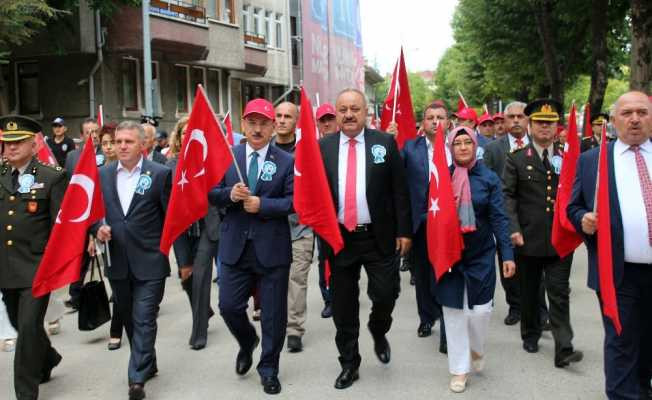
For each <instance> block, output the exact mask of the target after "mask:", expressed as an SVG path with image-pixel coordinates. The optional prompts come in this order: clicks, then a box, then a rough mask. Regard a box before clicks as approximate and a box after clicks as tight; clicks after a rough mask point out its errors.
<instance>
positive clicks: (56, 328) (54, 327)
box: [48, 320, 61, 336]
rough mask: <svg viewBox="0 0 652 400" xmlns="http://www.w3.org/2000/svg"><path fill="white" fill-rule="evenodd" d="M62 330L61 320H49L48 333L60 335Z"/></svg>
mask: <svg viewBox="0 0 652 400" xmlns="http://www.w3.org/2000/svg"><path fill="white" fill-rule="evenodd" d="M59 332H61V324H60V323H59V320H56V321H52V322H48V334H49V335H50V336H54V335H58V334H59Z"/></svg>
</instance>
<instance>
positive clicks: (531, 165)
mask: <svg viewBox="0 0 652 400" xmlns="http://www.w3.org/2000/svg"><path fill="white" fill-rule="evenodd" d="M553 147H554V154H553V155H552V156H551V157H550V159H553V158H554V160H553V162H551V164H552V165H553V168H552V169H551V171H547V170H546V168H545V167H544V165H543V161H542V160H541V158H540V157H539V154H538V153H537V151H536V149H535V148H534V146H533V145H532V143H530V144H528V145H527V146H526V147H525V148H523V149H521V150H516V151H515V152H512V153H509V154H508V155H507V158H506V160H505V169H504V171H503V192H504V194H505V208H506V209H507V214H508V216H509V219H510V232H511V233H512V234H513V233H521V234H522V235H523V240H524V242H525V244H524V245H523V246H520V247H515V252H516V254H520V255H524V256H531V257H554V256H556V255H557V252H556V251H555V249H554V248H553V247H552V240H551V238H552V220H553V213H554V209H555V198H556V196H557V185H558V183H559V172H560V171H561V156H562V153H561V152H560V151H559V147H558V146H557V145H556V144H555V145H554V146H553ZM556 157H559V158H556Z"/></svg>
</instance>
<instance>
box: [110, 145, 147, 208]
mask: <svg viewBox="0 0 652 400" xmlns="http://www.w3.org/2000/svg"><path fill="white" fill-rule="evenodd" d="M142 168H143V157H142V156H141V157H140V160H139V161H138V164H136V166H135V167H134V169H133V170H131V172H130V171H129V170H128V169H127V168H125V167H124V166H123V165H122V162H120V161H118V175H117V182H116V188H117V189H118V198H119V199H120V206H121V207H122V212H123V214H125V215H127V211H128V210H129V206H130V205H131V200H132V199H133V198H134V193H135V192H136V185H137V184H138V179H139V178H140V172H141V171H142Z"/></svg>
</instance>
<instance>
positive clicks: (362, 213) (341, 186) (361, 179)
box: [337, 129, 371, 225]
mask: <svg viewBox="0 0 652 400" xmlns="http://www.w3.org/2000/svg"><path fill="white" fill-rule="evenodd" d="M353 140H355V141H356V145H355V161H356V171H355V194H356V199H355V203H356V207H357V210H358V222H357V224H358V225H361V224H370V223H371V216H370V215H369V205H368V204H367V174H366V165H367V164H366V163H367V160H366V154H365V153H366V152H365V143H364V129H363V130H362V132H360V133H358V135H357V136H355V137H354V138H353ZM348 157H349V137H348V136H346V135H345V134H343V133H342V132H340V151H339V159H338V171H337V182H338V183H337V188H338V199H339V207H338V210H337V220H338V221H340V223H342V224H343V223H344V198H345V195H346V166H347V163H348Z"/></svg>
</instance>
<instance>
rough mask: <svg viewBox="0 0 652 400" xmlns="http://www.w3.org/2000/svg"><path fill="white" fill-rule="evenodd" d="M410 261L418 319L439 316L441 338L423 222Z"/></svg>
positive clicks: (433, 320)
mask: <svg viewBox="0 0 652 400" xmlns="http://www.w3.org/2000/svg"><path fill="white" fill-rule="evenodd" d="M412 255H413V256H412V258H413V260H412V263H413V265H414V288H415V292H416V297H417V311H418V313H419V321H420V322H421V323H422V324H424V323H430V324H432V323H434V322H435V321H436V320H438V319H439V318H441V321H442V322H441V331H440V334H441V336H442V338H445V335H446V334H445V330H444V323H443V322H444V319H443V314H442V311H441V304H439V303H438V302H437V299H436V295H435V285H436V282H435V274H434V272H433V270H432V265H431V264H430V260H429V259H428V245H427V242H426V230H425V224H423V225H422V226H421V227H420V228H419V230H418V231H417V233H416V235H414V241H413V246H412Z"/></svg>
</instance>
